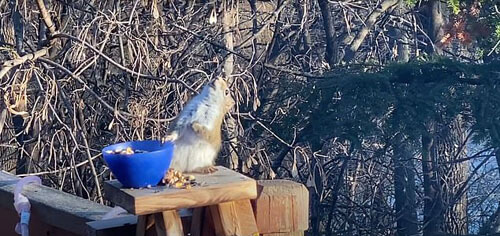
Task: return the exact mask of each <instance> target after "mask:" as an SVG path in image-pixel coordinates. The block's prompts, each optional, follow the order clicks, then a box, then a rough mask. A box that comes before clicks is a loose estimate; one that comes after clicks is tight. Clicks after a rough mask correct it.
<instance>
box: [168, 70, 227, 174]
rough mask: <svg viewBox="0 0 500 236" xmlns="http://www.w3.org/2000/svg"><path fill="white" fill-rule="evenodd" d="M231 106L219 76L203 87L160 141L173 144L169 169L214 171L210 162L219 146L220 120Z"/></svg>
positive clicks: (213, 160)
mask: <svg viewBox="0 0 500 236" xmlns="http://www.w3.org/2000/svg"><path fill="white" fill-rule="evenodd" d="M234 104H235V102H234V100H233V98H232V97H231V94H230V92H229V88H228V85H227V82H226V81H225V80H224V79H222V78H221V77H219V78H217V79H215V80H214V81H212V82H210V83H209V84H207V85H205V86H204V88H203V90H202V91H201V93H200V94H198V95H196V96H195V97H194V98H192V99H191V101H189V102H188V104H187V105H186V106H185V107H184V109H183V110H182V111H181V113H180V114H179V115H178V117H177V118H176V119H175V121H174V124H173V126H172V128H171V129H170V130H169V131H168V133H167V135H166V136H165V137H164V138H163V139H162V141H163V142H167V141H172V142H173V143H174V153H173V157H172V162H171V164H170V168H173V169H175V170H178V171H181V172H197V173H213V172H215V171H216V168H215V167H214V162H215V158H216V157H217V155H218V154H219V151H220V149H221V143H222V140H221V129H222V121H223V119H224V116H225V115H226V113H227V112H229V110H230V109H231V108H232V107H233V106H234Z"/></svg>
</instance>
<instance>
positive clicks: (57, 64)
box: [39, 58, 175, 122]
mask: <svg viewBox="0 0 500 236" xmlns="http://www.w3.org/2000/svg"><path fill="white" fill-rule="evenodd" d="M39 60H40V61H42V62H44V63H47V64H49V65H52V66H55V67H57V68H58V69H60V70H62V71H63V72H65V73H66V74H67V75H69V76H70V77H71V78H73V79H75V80H77V81H78V82H80V83H81V84H82V85H83V87H84V89H85V90H87V92H89V93H90V94H91V95H92V96H94V97H95V98H96V99H97V100H98V101H99V102H100V103H101V104H103V105H104V107H106V108H107V109H108V110H110V111H112V112H113V113H114V114H117V115H118V116H119V117H120V118H122V119H125V116H128V117H135V118H141V117H139V116H137V115H133V114H130V113H128V112H126V111H119V110H117V109H115V108H114V107H112V106H111V105H109V104H108V103H107V102H106V101H104V99H102V98H101V97H100V96H99V95H97V94H96V93H95V92H94V91H93V90H92V89H91V88H90V87H89V86H88V85H87V83H85V82H84V81H83V80H82V79H80V78H79V77H78V76H77V75H75V74H74V73H73V72H71V71H70V70H68V69H66V67H64V66H62V65H60V64H59V63H56V62H53V61H51V60H48V59H45V58H39ZM174 119H175V118H167V119H156V118H146V119H145V120H147V121H156V122H170V121H172V120H174Z"/></svg>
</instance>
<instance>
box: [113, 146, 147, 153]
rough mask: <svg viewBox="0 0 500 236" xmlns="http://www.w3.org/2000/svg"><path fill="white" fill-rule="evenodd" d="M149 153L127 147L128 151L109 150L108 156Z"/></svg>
mask: <svg viewBox="0 0 500 236" xmlns="http://www.w3.org/2000/svg"><path fill="white" fill-rule="evenodd" d="M145 152H147V151H143V150H139V149H136V150H134V149H132V148H131V147H127V148H126V149H116V150H108V151H106V153H108V154H122V155H132V154H134V153H145Z"/></svg>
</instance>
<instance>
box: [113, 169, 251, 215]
mask: <svg viewBox="0 0 500 236" xmlns="http://www.w3.org/2000/svg"><path fill="white" fill-rule="evenodd" d="M216 168H217V169H218V170H217V171H216V172H215V173H213V174H193V175H194V176H195V177H196V181H197V182H198V183H200V184H201V186H194V187H193V188H191V189H189V190H188V189H174V188H169V187H165V186H157V187H153V188H150V189H147V188H146V189H125V188H122V185H121V184H120V183H119V182H118V181H116V180H112V181H107V182H105V183H104V192H105V197H106V199H108V200H110V201H111V202H113V203H115V204H116V205H118V206H121V207H123V208H124V209H126V210H127V211H129V212H131V213H133V214H136V215H144V214H150V213H155V212H161V211H167V210H173V209H180V208H193V207H201V206H209V205H214V204H218V203H221V202H229V201H235V200H242V199H254V198H256V197H257V183H256V181H255V180H253V179H251V178H248V177H246V176H244V175H242V174H239V173H237V172H235V171H232V170H229V169H227V168H225V167H222V166H217V167H216Z"/></svg>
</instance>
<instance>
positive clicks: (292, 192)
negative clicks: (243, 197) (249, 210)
mask: <svg viewBox="0 0 500 236" xmlns="http://www.w3.org/2000/svg"><path fill="white" fill-rule="evenodd" d="M257 192H258V196H257V199H255V200H253V201H252V205H253V207H254V210H255V216H256V219H257V227H258V229H259V232H260V233H262V234H270V233H291V232H300V231H304V230H307V229H308V227H309V220H308V216H309V194H308V191H307V189H306V188H305V186H304V185H302V184H299V183H296V182H293V181H290V180H259V181H257Z"/></svg>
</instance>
